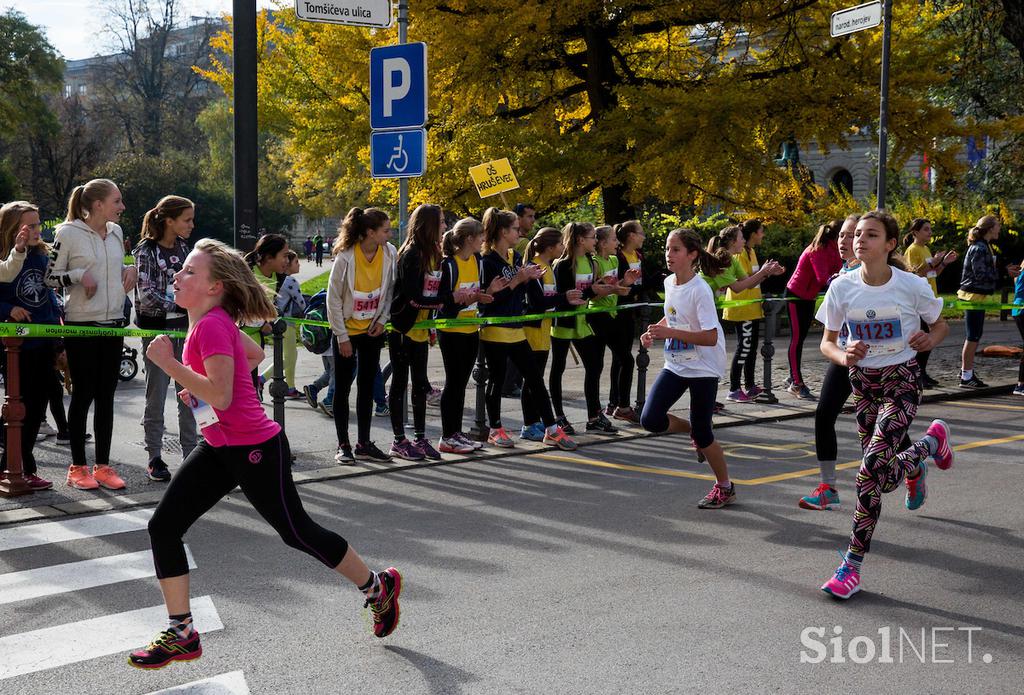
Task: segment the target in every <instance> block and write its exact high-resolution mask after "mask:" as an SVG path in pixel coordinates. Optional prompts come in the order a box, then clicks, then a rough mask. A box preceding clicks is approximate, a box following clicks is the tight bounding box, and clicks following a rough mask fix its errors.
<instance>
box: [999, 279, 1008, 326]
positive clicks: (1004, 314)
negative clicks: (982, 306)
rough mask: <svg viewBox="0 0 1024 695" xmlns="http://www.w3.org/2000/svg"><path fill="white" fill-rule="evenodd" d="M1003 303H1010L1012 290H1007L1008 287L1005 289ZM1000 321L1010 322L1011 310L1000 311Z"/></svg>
mask: <svg viewBox="0 0 1024 695" xmlns="http://www.w3.org/2000/svg"><path fill="white" fill-rule="evenodd" d="M1001 303H1002V304H1004V305H1005V304H1009V303H1010V290H1009V289H1007V288H1006V287H1004V288H1003V295H1002V299H1001ZM999 320H1000V321H1009V320H1010V310H1009V309H1000V310H999Z"/></svg>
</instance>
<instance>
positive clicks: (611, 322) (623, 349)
mask: <svg viewBox="0 0 1024 695" xmlns="http://www.w3.org/2000/svg"><path fill="white" fill-rule="evenodd" d="M590 328H591V329H592V330H593V331H594V339H595V340H596V341H597V358H598V360H599V361H600V364H599V365H598V367H599V372H598V377H597V378H598V396H597V408H598V411H600V410H601V409H602V408H601V394H600V388H601V384H600V379H601V375H600V372H601V371H603V370H604V350H605V348H606V347H607V348H608V349H609V350H611V352H612V363H613V364H615V363H618V364H620V365H621V364H629V365H630V366H629V368H628V369H626V370H623V369H619V371H618V373H617V374H616V373H615V372H613V373H612V375H611V379H612V381H615V379H616V377H617V378H618V379H619V380H620V381H621V380H623V379H624V380H625V383H619V384H618V385H617V386H616V387H613V388H612V389H610V393H614V394H615V396H616V398H618V393H619V392H620V391H621V392H623V393H625V394H626V395H625V398H626V405H625V406H622V407H627V406H628V405H629V389H630V385H631V383H632V380H633V367H632V362H633V355H632V354H631V353H630V348H631V347H632V344H633V341H632V338H630V340H629V342H626V341H625V340H623V338H622V336H619V335H617V333H616V331H618V330H621V329H620V327H619V326H618V325H617V324H616V321H615V319H614V318H612V315H611V314H591V315H590ZM616 358H617V359H616ZM585 365H586V363H584V366H585ZM584 379H586V375H584ZM584 386H586V382H584ZM609 402H610V403H612V405H618V403H614V402H612V401H611V400H609ZM588 403H589V402H588ZM587 409H588V410H589V409H590V406H589V404H588V406H587ZM594 415H595V413H591V415H590V417H594Z"/></svg>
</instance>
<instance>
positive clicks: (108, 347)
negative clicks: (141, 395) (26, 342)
mask: <svg viewBox="0 0 1024 695" xmlns="http://www.w3.org/2000/svg"><path fill="white" fill-rule="evenodd" d="M68 325H70V326H95V325H96V324H93V323H72V322H70V321H69V322H68ZM122 347H124V338H121V337H116V338H112V337H109V336H94V337H88V338H84V337H83V338H68V339H67V340H66V341H64V348H65V350H66V351H67V354H68V367H69V368H70V369H71V382H72V384H73V387H72V390H71V406H70V407H69V408H68V433H69V434H70V435H71V463H72V464H73V465H75V466H84V465H86V463H87V461H86V459H85V421H86V420H87V419H88V417H89V408H90V407H92V409H93V411H92V427H93V436H94V437H95V442H96V465H100V466H102V465H106V464H109V463H110V440H111V438H112V437H113V432H114V391H116V390H117V380H118V374H119V373H120V371H121V348H122Z"/></svg>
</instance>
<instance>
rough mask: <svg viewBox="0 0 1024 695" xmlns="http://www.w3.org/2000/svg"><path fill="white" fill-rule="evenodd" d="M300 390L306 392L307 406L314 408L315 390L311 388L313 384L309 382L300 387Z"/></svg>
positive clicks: (315, 405)
mask: <svg viewBox="0 0 1024 695" xmlns="http://www.w3.org/2000/svg"><path fill="white" fill-rule="evenodd" d="M302 392H303V393H304V394H306V402H307V403H309V407H310V408H312V409H313V410H316V407H317V402H316V391H314V390H313V385H312V384H309V385H307V386H303V387H302Z"/></svg>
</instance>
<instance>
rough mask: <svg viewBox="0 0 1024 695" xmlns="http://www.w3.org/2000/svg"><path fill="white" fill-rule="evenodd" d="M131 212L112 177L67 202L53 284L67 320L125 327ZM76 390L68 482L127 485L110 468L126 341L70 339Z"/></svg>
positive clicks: (50, 274) (131, 281)
mask: <svg viewBox="0 0 1024 695" xmlns="http://www.w3.org/2000/svg"><path fill="white" fill-rule="evenodd" d="M122 212H124V203H123V202H122V201H121V191H119V190H118V189H117V185H115V184H114V182H113V181H110V180H108V179H93V180H92V181H89V182H88V183H86V184H84V185H82V186H76V187H75V189H74V191H73V192H72V193H71V199H70V200H69V201H68V213H67V220H66V221H65V222H64V223H63V224H61V225H59V226H58V227H57V231H56V234H55V235H54V239H53V250H52V251H51V252H50V266H49V270H48V271H47V275H46V282H47V284H48V285H50V286H51V287H54V288H56V289H58V290H61V291H62V292H64V296H65V300H64V315H65V323H67V324H68V325H73V326H90V327H98V328H122V327H124V326H125V324H126V323H127V322H128V318H127V317H126V316H125V299H126V297H127V293H128V292H131V291H132V290H133V289H135V283H136V280H137V279H138V273H137V270H136V268H135V266H126V265H125V264H124V232H123V231H122V230H121V227H119V226H118V225H117V220H118V219H119V218H120V217H121V213H122ZM64 344H65V349H66V351H67V357H68V367H69V369H70V370H71V379H72V380H73V381H74V383H75V390H74V392H73V393H72V394H71V406H70V408H68V429H69V430H70V434H71V467H70V468H69V469H68V477H67V483H68V485H70V486H71V487H74V488H77V489H79V490H95V489H97V488H99V487H100V486H101V485H102V486H103V487H105V488H107V489H109V490H121V489H123V488H124V480H122V479H121V477H120V476H119V475H117V473H116V472H115V471H114V469H113V468H112V467H111V466H110V442H111V438H112V436H113V431H114V391H115V390H116V389H117V383H118V374H119V373H120V369H121V348H122V347H123V346H124V338H123V337H121V336H119V335H117V336H114V335H100V336H90V337H74V338H69V339H68V340H66V341H65V343H64ZM90 407H91V408H93V429H94V431H95V435H96V461H95V465H94V466H93V469H92V471H90V470H89V467H88V465H87V463H88V461H86V458H85V440H86V434H85V421H86V419H87V418H88V416H89V409H90Z"/></svg>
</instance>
